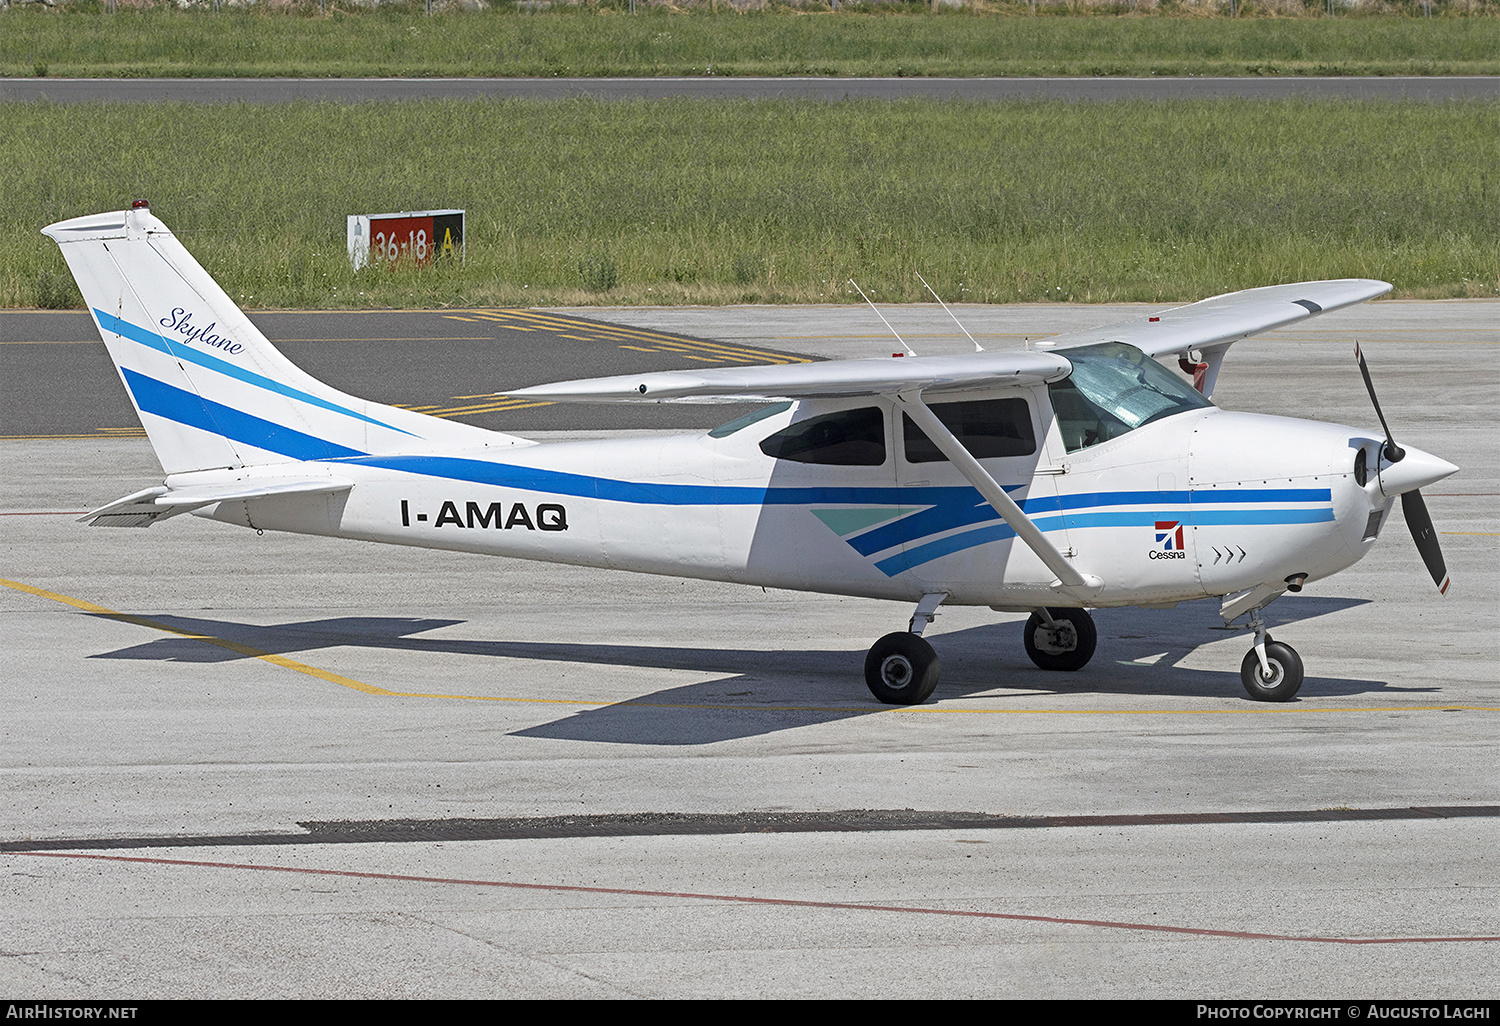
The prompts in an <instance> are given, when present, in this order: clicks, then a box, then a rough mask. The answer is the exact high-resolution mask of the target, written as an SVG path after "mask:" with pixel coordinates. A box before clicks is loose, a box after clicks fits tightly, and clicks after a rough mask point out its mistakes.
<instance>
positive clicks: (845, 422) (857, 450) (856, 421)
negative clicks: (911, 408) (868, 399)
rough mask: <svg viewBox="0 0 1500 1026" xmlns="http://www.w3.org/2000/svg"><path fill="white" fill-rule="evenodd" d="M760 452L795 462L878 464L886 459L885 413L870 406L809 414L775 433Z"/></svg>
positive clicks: (852, 464) (762, 444) (851, 464)
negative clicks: (810, 415)
mask: <svg viewBox="0 0 1500 1026" xmlns="http://www.w3.org/2000/svg"><path fill="white" fill-rule="evenodd" d="M760 451H761V452H763V453H765V454H766V455H767V456H770V457H772V458H773V459H778V460H791V461H792V462H793V463H818V464H822V465H825V466H838V467H878V466H880V465H881V464H882V463H884V462H885V415H884V414H883V413H881V411H880V408H879V407H878V406H867V407H863V408H861V409H858V410H839V411H838V412H837V413H825V414H823V415H821V416H818V417H809V418H807V419H806V420H800V421H798V422H797V423H795V424H791V425H789V426H787V427H784V428H782V429H781V430H780V431H778V432H776V433H775V434H774V435H771V436H770V437H769V438H767V439H766V440H765V441H763V442H761V443H760Z"/></svg>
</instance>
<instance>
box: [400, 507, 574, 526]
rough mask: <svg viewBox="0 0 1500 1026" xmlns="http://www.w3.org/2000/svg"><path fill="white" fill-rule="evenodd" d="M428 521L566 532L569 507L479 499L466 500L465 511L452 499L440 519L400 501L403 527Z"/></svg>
mask: <svg viewBox="0 0 1500 1026" xmlns="http://www.w3.org/2000/svg"><path fill="white" fill-rule="evenodd" d="M429 520H430V521H431V523H432V526H433V527H462V528H465V529H467V528H484V527H488V528H490V529H492V530H499V531H514V530H519V529H524V530H527V531H566V530H567V529H568V510H567V507H565V506H561V505H559V504H558V503H555V502H541V503H537V505H536V506H534V507H532V508H530V509H528V508H527V507H526V505H525V504H524V503H520V502H514V503H510V504H509V505H508V506H507V504H506V503H503V502H492V503H490V504H489V505H488V506H481V505H480V504H479V503H477V502H466V503H464V511H463V512H462V513H459V511H458V503H456V502H453V501H452V500H447V501H445V502H444V503H443V504H442V506H440V507H439V508H438V512H437V518H436V519H435V520H434V519H432V518H430V517H429V516H428V514H426V513H422V512H419V511H417V510H414V509H412V507H411V503H410V502H409V501H407V500H406V499H402V500H401V526H402V527H410V526H411V525H412V524H414V523H415V524H425V523H428V522H429Z"/></svg>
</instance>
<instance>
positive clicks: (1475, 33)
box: [0, 0, 1500, 77]
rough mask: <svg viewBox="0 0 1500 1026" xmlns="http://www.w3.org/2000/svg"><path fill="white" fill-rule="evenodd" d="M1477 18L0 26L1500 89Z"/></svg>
mask: <svg viewBox="0 0 1500 1026" xmlns="http://www.w3.org/2000/svg"><path fill="white" fill-rule="evenodd" d="M1467 2H1469V3H1470V4H1471V6H1472V8H1473V9H1474V10H1476V11H1479V12H1488V14H1484V13H1481V14H1479V15H1477V16H1472V17H1456V16H1451V12H1452V10H1453V5H1452V2H1451V0H1437V2H1436V7H1437V10H1438V11H1439V12H1440V13H1444V12H1446V15H1445V16H1441V17H1432V18H1424V17H1403V16H1381V17H1366V16H1357V17H1348V16H1343V17H1332V18H1330V17H1324V16H1321V15H1320V12H1321V11H1323V9H1324V5H1323V3H1322V2H1321V0H1312V2H1311V3H1310V5H1309V6H1308V7H1306V8H1303V7H1301V5H1300V4H1292V5H1291V6H1292V7H1295V8H1296V9H1297V10H1303V11H1305V12H1306V13H1307V14H1308V15H1309V16H1307V17H1297V18H1288V17H1274V18H1272V17H1241V18H1234V19H1230V18H1224V17H1167V16H1144V15H1131V16H1126V17H1116V16H1103V15H1094V16H1080V17H1057V16H1030V15H1028V14H1027V13H1026V12H1027V11H1028V9H1029V8H1028V7H1027V5H1026V4H1025V3H1012V4H1008V5H1000V6H998V7H996V6H994V5H990V6H987V7H986V8H985V9H986V10H992V11H994V12H995V13H991V14H981V13H976V12H975V10H974V9H972V8H969V9H954V10H949V11H945V12H943V13H938V14H931V13H926V11H925V9H924V5H921V4H915V5H910V6H907V7H898V8H896V9H894V10H892V11H889V12H887V13H862V12H859V11H849V10H841V11H839V12H837V13H833V12H829V11H819V10H813V11H801V12H796V11H788V10H783V11H779V12H775V11H766V12H752V13H745V14H739V13H735V12H733V11H728V12H720V13H713V12H711V11H695V12H692V13H668V12H666V11H665V10H664V9H653V10H651V11H646V10H645V9H644V8H643V10H642V13H640V14H638V15H636V16H633V17H632V16H629V15H625V14H623V13H619V12H617V11H610V10H608V9H605V10H602V11H600V12H599V13H590V11H588V10H571V9H570V10H554V11H548V12H546V13H544V14H535V15H533V14H526V13H518V12H516V11H515V10H514V8H513V5H510V4H505V5H501V7H503V8H504V9H497V10H493V11H484V12H473V13H462V12H456V13H451V14H444V15H440V16H435V17H425V16H423V15H422V14H420V13H401V12H399V11H385V10H383V11H366V12H359V13H348V12H344V11H342V10H339V9H338V5H337V4H333V5H331V7H332V8H333V9H334V13H332V14H329V15H326V16H320V15H319V14H318V13H317V12H318V8H317V5H316V4H305V5H304V6H303V8H302V9H301V10H302V13H297V12H295V11H283V12H276V11H266V10H251V11H234V10H223V11H220V12H214V11H212V10H207V9H199V10H183V11H179V10H175V9H167V8H153V9H149V10H126V9H123V8H122V9H121V10H120V11H119V12H118V13H116V14H103V13H98V12H97V10H96V11H94V12H90V11H88V10H87V9H86V8H84V7H77V9H69V10H62V11H59V10H49V9H45V8H42V7H41V6H40V5H33V6H28V7H22V6H20V5H12V7H11V9H10V10H8V11H6V12H4V13H0V76H12V77H14V76H35V75H51V76H62V77H89V76H124V77H140V76H230V77H256V76H344V77H347V76H473V75H480V76H552V75H560V76H617V75H632V76H635V75H643V76H657V75H708V74H712V75H861V76H863V75H874V76H889V75H925V76H974V75H1003V76H1017V75H1365V74H1375V75H1437V74H1443V75H1450V74H1454V75H1492V74H1500V17H1496V16H1495V15H1496V14H1497V13H1500V2H1496V0H1467ZM1127 4H1128V6H1129V7H1131V8H1133V7H1135V6H1136V5H1135V4H1134V3H1132V2H1129V0H1127V2H1126V3H1122V4H1120V9H1122V10H1124V9H1125V8H1126V6H1127ZM1224 6H1225V9H1226V10H1227V7H1228V4H1227V0H1225V3H1224ZM1241 8H1242V9H1244V10H1247V11H1249V12H1254V11H1255V10H1256V5H1255V4H1254V3H1253V2H1248V3H1244V4H1241ZM416 9H417V10H418V11H420V4H418V5H416ZM1042 9H1043V10H1056V9H1057V8H1047V7H1045V6H1044V7H1043V8H1042ZM1203 9H1204V10H1207V8H1206V7H1205V8H1203ZM1281 9H1287V4H1286V3H1283V4H1282V8H1281ZM1421 9H1422V8H1421V7H1420V6H1419V4H1417V3H1411V4H1410V5H1409V10H1410V11H1411V12H1413V13H1415V12H1418V11H1420V10H1421Z"/></svg>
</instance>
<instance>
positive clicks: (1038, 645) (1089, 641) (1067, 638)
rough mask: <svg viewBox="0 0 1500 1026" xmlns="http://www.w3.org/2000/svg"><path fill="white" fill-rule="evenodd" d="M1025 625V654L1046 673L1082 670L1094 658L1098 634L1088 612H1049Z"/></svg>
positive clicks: (1035, 615)
mask: <svg viewBox="0 0 1500 1026" xmlns="http://www.w3.org/2000/svg"><path fill="white" fill-rule="evenodd" d="M1047 615H1049V616H1051V617H1052V623H1051V625H1050V626H1049V625H1048V623H1047V621H1046V620H1044V619H1042V614H1040V613H1032V614H1031V619H1029V620H1027V621H1026V654H1027V655H1028V656H1030V657H1031V661H1032V662H1034V663H1036V664H1037V666H1039V667H1040V668H1041V669H1043V670H1081V669H1083V668H1084V667H1085V666H1087V665H1088V662H1089V660H1090V659H1092V658H1094V649H1095V648H1096V647H1098V644H1099V632H1098V631H1097V630H1095V629H1094V618H1093V617H1092V616H1090V615H1089V613H1088V610H1087V609H1048V610H1047Z"/></svg>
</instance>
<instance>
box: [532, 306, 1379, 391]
mask: <svg viewBox="0 0 1500 1026" xmlns="http://www.w3.org/2000/svg"><path fill="white" fill-rule="evenodd" d="M1390 290H1391V286H1390V285H1389V284H1387V283H1386V282H1383V281H1372V280H1369V279H1365V278H1345V279H1341V280H1337V281H1309V282H1299V283H1297V284H1293V285H1270V286H1267V287H1265V288H1258V289H1247V290H1245V291H1243V292H1230V293H1228V294H1226V295H1222V296H1215V297H1213V298H1212V299H1205V300H1202V301H1200V302H1197V303H1191V304H1189V305H1187V306H1180V307H1176V308H1174V309H1169V310H1165V311H1163V312H1161V313H1160V314H1152V315H1149V316H1146V317H1137V318H1134V319H1132V320H1128V321H1121V322H1119V323H1118V324H1110V325H1106V326H1105V327H1102V328H1093V329H1090V330H1088V331H1078V332H1070V333H1068V334H1066V335H1059V336H1056V337H1054V338H1050V339H1045V340H1043V341H1041V342H1038V343H1035V345H1037V346H1038V347H1039V348H1043V349H1047V350H1050V352H1036V351H1010V352H985V353H972V354H965V355H962V356H924V357H910V358H902V359H900V360H891V359H878V360H838V361H828V362H824V363H803V364H785V365H780V366H775V367H739V368H734V369H726V370H714V371H697V370H684V371H661V372H658V373H654V374H639V375H619V376H616V377H608V378H585V379H581V380H577V381H562V382H558V383H556V384H549V385H534V386H532V387H530V388H519V389H513V390H511V391H508V392H505V393H503V394H505V395H508V396H516V397H521V396H524V397H526V398H531V399H548V400H551V401H553V402H700V403H701V402H737V401H738V402H743V401H745V400H752V401H754V400H765V401H772V400H777V399H813V398H834V397H839V396H861V395H896V394H899V393H902V392H921V393H923V394H926V395H935V394H941V393H945V392H962V391H971V390H978V389H983V388H997V387H1004V386H1006V385H1026V384H1035V383H1036V382H1040V381H1055V380H1057V379H1058V378H1062V377H1065V376H1067V375H1068V374H1069V373H1070V372H1071V371H1072V365H1071V364H1070V363H1068V361H1067V359H1066V356H1067V353H1066V350H1067V349H1070V348H1076V347H1078V346H1085V345H1091V344H1096V343H1100V342H1124V343H1126V344H1127V345H1132V346H1135V347H1136V348H1138V349H1140V350H1141V351H1143V352H1144V353H1146V355H1148V356H1152V357H1157V358H1160V357H1164V356H1172V355H1179V356H1183V357H1187V356H1188V355H1189V354H1190V353H1193V352H1201V353H1202V356H1203V359H1204V361H1205V362H1206V363H1207V364H1208V367H1207V372H1206V375H1205V381H1204V387H1203V392H1204V394H1205V395H1212V394H1213V384H1214V379H1215V378H1216V377H1217V376H1218V371H1219V365H1220V363H1221V362H1222V360H1223V358H1224V353H1225V352H1226V351H1227V350H1228V349H1229V347H1230V346H1231V345H1232V344H1234V343H1235V342H1237V341H1239V340H1240V339H1242V338H1246V337H1248V336H1250V335H1256V334H1260V333H1261V332H1265V331H1271V330H1274V329H1276V328H1283V327H1286V326H1287V325H1288V324H1294V323H1296V322H1297V321H1300V320H1305V319H1306V318H1308V317H1312V316H1314V315H1316V314H1320V313H1325V312H1327V311H1329V310H1338V309H1340V308H1342V307H1346V306H1352V305H1354V304H1355V303H1362V302H1364V301H1365V300H1368V299H1374V298H1375V297H1376V296H1382V295H1384V294H1385V293H1387V292H1389V291H1390ZM1058 350H1063V352H1058Z"/></svg>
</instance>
